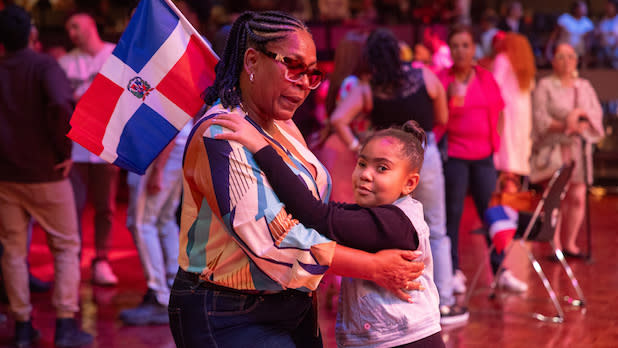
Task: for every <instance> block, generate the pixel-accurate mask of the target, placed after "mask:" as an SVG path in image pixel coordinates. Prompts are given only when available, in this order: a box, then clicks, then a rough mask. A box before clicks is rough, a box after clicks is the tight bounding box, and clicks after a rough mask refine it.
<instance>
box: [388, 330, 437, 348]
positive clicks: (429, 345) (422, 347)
mask: <svg viewBox="0 0 618 348" xmlns="http://www.w3.org/2000/svg"><path fill="white" fill-rule="evenodd" d="M444 347H445V345H444V341H443V340H442V334H441V333H439V332H436V333H435V334H433V335H431V336H427V337H425V338H421V339H420V340H418V341H416V342H412V343H408V344H404V345H402V346H397V347H396V348H444Z"/></svg>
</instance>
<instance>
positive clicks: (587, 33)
mask: <svg viewBox="0 0 618 348" xmlns="http://www.w3.org/2000/svg"><path fill="white" fill-rule="evenodd" d="M587 15H588V5H586V2H585V1H581V0H578V1H574V2H573V3H572V4H571V9H570V11H569V13H563V14H562V15H560V17H558V24H557V26H556V28H555V29H554V31H553V32H552V34H551V36H550V37H549V39H548V41H547V46H546V51H545V53H546V56H547V58H548V59H549V60H552V52H553V50H554V48H555V46H556V44H560V43H568V44H569V45H571V47H573V49H574V50H575V53H577V55H578V56H579V57H581V58H582V60H584V61H582V64H583V66H587V60H588V58H587V57H586V54H587V51H588V50H589V49H590V47H591V36H592V33H593V30H594V24H593V23H592V21H591V20H590V18H588V17H587Z"/></svg>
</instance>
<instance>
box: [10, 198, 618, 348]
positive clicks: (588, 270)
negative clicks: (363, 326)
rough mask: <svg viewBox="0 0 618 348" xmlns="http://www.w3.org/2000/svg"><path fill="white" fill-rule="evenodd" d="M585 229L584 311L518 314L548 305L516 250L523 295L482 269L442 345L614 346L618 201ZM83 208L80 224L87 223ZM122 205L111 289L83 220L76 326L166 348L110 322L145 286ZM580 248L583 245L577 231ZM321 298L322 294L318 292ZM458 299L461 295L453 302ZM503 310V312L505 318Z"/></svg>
mask: <svg viewBox="0 0 618 348" xmlns="http://www.w3.org/2000/svg"><path fill="white" fill-rule="evenodd" d="M591 207H592V209H591V211H592V217H593V221H592V227H593V262H592V263H590V264H588V263H587V262H585V261H579V260H574V261H570V264H571V266H572V267H573V270H574V272H575V275H576V277H577V278H578V280H579V281H580V283H581V286H582V288H583V290H584V294H585V295H586V297H587V300H588V306H587V307H586V309H585V310H578V309H575V308H572V307H568V306H565V307H564V308H565V312H566V322H565V323H563V324H547V323H541V322H539V321H536V320H534V319H532V318H530V317H527V316H525V315H523V314H522V313H525V312H526V311H533V310H537V311H544V312H546V313H548V312H551V311H552V309H553V307H552V306H551V303H550V302H549V298H548V297H547V295H546V293H545V290H544V288H543V286H542V284H541V282H540V280H539V278H538V277H537V275H536V273H535V272H534V271H533V270H532V267H531V266H530V264H529V262H528V260H527V258H526V257H525V254H524V253H523V252H522V251H521V250H516V252H515V253H513V254H512V255H511V257H509V258H508V260H507V262H508V264H509V265H510V268H511V269H512V270H513V272H514V273H515V274H516V275H517V276H518V277H520V278H521V279H525V280H526V281H527V282H528V284H529V285H530V290H529V291H528V293H527V294H525V295H508V294H506V295H505V294H502V295H499V296H498V299H497V300H489V299H488V297H487V294H488V287H487V286H488V284H489V279H490V278H489V267H487V268H486V270H485V272H484V274H483V275H482V276H481V288H480V289H479V290H478V291H476V292H475V294H474V296H473V298H472V303H471V316H470V321H469V322H468V324H467V325H464V326H461V327H455V328H449V327H445V328H443V337H444V339H445V341H446V346H447V347H449V348H452V347H484V348H485V347H501V348H508V347H527V346H530V345H532V346H535V347H547V348H551V347H569V348H573V347H616V346H618V297H617V294H618V261H617V260H618V258H617V257H616V250H618V237H617V234H616V232H617V231H618V228H617V227H616V226H618V196H605V197H602V198H592V199H591ZM91 214H92V213H91V211H87V213H86V215H85V220H84V221H90V220H89V219H91ZM125 216H126V204H122V203H121V204H119V206H118V211H117V214H116V220H115V222H114V231H113V235H112V248H113V251H112V254H111V262H112V267H113V269H114V270H115V272H117V275H118V277H119V278H120V284H119V285H118V286H117V287H115V288H101V287H95V286H92V285H91V284H90V283H89V278H90V267H89V263H90V262H89V260H90V259H91V258H92V256H93V251H92V250H93V249H92V223H85V224H84V226H85V229H86V230H85V249H84V252H83V262H82V285H81V289H80V294H81V306H82V325H83V328H84V329H85V330H86V331H88V332H90V333H92V334H94V335H95V336H96V339H95V343H94V344H93V345H92V346H93V347H106V348H107V347H132V348H142V347H144V348H146V347H147V348H153V347H174V343H173V340H172V337H171V334H170V332H169V329H168V327H167V326H150V327H127V326H124V325H123V324H122V322H121V321H120V320H118V319H117V316H118V313H119V312H120V311H121V310H122V309H125V308H129V307H132V306H135V305H137V304H138V303H139V302H140V301H141V297H142V295H143V293H144V292H145V289H146V286H145V281H144V278H143V274H142V271H141V266H140V262H139V260H138V257H137V252H136V251H135V248H134V246H133V241H132V238H131V236H130V234H129V232H128V231H127V229H126V228H125V226H124V222H125ZM479 224H480V223H479V221H478V218H477V217H476V214H475V213H474V211H473V209H472V204H471V201H470V200H468V201H467V202H466V210H465V212H464V218H463V221H462V232H461V234H462V235H461V251H460V254H461V255H462V256H461V257H462V268H463V270H464V273H465V274H466V275H467V276H468V278H469V279H470V278H472V274H473V272H474V271H475V270H476V267H477V265H478V264H479V263H480V262H485V261H483V258H484V257H485V256H486V249H487V248H486V246H485V243H484V240H483V238H482V237H481V236H480V235H476V234H470V231H471V230H473V229H475V228H477V227H478V226H479ZM580 244H581V245H585V238H584V234H582V236H581V240H580ZM532 249H533V251H534V252H535V254H536V255H547V254H548V248H547V247H545V246H541V245H535V246H532ZM540 262H541V266H542V267H543V268H544V270H545V271H546V274H547V276H548V277H549V279H550V281H551V282H552V284H555V290H557V292H558V293H559V294H560V295H565V294H570V295H573V291H572V289H571V288H570V286H569V283H568V281H567V277H566V275H565V274H564V272H563V271H562V268H560V267H559V265H558V264H557V263H554V262H551V261H549V260H546V259H545V258H541V261H540ZM30 264H31V269H32V272H33V273H34V274H35V275H37V276H39V277H40V278H42V279H44V280H52V279H53V268H52V264H51V254H50V253H49V251H48V248H47V245H46V241H45V237H44V235H43V233H42V231H41V230H40V229H36V230H35V234H34V238H33V242H32V250H31V253H30ZM322 293H323V292H322ZM459 300H460V301H461V300H463V298H460V299H459ZM32 301H33V304H34V308H35V310H34V314H33V315H34V325H35V326H36V327H37V328H39V329H40V330H41V331H42V334H43V338H42V340H41V341H40V342H39V344H38V346H39V347H53V334H54V332H53V331H54V319H55V318H54V310H53V308H52V306H51V303H50V294H34V295H33V300H32ZM2 312H3V313H7V312H8V308H7V306H6V305H2ZM507 312H508V313H507ZM320 313H321V315H320V320H321V326H322V329H323V335H324V341H325V347H335V346H336V345H335V339H334V321H335V312H334V311H332V310H328V309H327V308H326V307H325V306H324V305H321V312H320ZM12 339H13V321H12V320H11V319H9V320H8V321H5V322H2V323H0V346H1V347H7V346H11V342H12Z"/></svg>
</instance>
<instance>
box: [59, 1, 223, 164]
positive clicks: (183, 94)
mask: <svg viewBox="0 0 618 348" xmlns="http://www.w3.org/2000/svg"><path fill="white" fill-rule="evenodd" d="M218 60H219V58H218V57H217V55H216V54H215V53H214V52H213V51H212V50H211V49H210V47H209V46H208V44H206V42H205V41H204V39H202V37H201V36H200V34H199V33H198V32H197V31H196V30H195V29H194V28H193V27H192V26H191V24H189V22H188V21H187V19H186V18H185V17H184V16H183V15H182V14H181V13H180V11H179V10H178V9H177V8H176V7H175V6H174V4H173V3H172V2H171V1H170V0H142V1H141V2H140V3H139V5H138V6H137V9H136V10H135V13H134V14H133V17H132V18H131V21H130V22H129V25H128V26H127V29H126V30H125V32H124V33H123V34H122V37H121V38H120V41H119V42H118V45H117V46H116V48H115V49H114V52H113V53H112V55H111V56H110V58H109V59H108V60H107V61H106V62H105V64H104V65H103V67H102V68H101V71H100V72H99V74H98V75H97V76H96V77H95V79H94V81H93V82H92V84H91V86H90V88H89V89H88V90H87V91H86V93H85V94H84V95H83V96H82V97H81V99H80V100H79V102H78V104H77V107H76V109H75V112H74V113H73V117H72V118H71V126H72V129H71V131H70V132H69V134H68V136H69V138H71V139H73V140H75V141H76V142H77V143H79V144H81V145H82V146H84V147H85V148H86V149H88V150H89V151H91V152H92V153H94V154H95V155H98V156H99V157H101V158H102V159H104V160H106V161H108V162H110V163H113V164H115V165H117V166H119V167H122V168H125V169H127V170H130V171H133V172H135V173H138V174H144V172H145V171H146V168H148V166H149V165H150V163H152V161H153V160H154V159H155V158H156V157H157V156H158V155H159V153H160V152H161V151H162V150H163V149H164V148H165V146H166V145H167V144H168V143H169V142H170V141H171V140H172V139H173V138H174V137H175V136H176V134H177V133H178V132H179V130H180V129H182V127H183V126H184V125H185V124H186V123H187V122H189V120H191V119H192V118H193V117H194V116H195V115H196V114H197V113H198V111H199V110H200V109H201V108H202V106H203V104H204V102H203V101H202V98H201V97H200V94H201V93H202V91H204V89H205V88H206V87H208V86H210V85H211V84H212V83H213V82H214V79H215V71H214V68H215V65H216V64H217V61H218Z"/></svg>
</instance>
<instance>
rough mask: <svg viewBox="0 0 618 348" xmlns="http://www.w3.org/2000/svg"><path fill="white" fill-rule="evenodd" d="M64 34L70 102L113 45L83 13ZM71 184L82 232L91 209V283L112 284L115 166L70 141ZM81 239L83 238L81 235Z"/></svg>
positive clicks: (63, 61) (63, 63)
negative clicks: (84, 217) (67, 47)
mask: <svg viewBox="0 0 618 348" xmlns="http://www.w3.org/2000/svg"><path fill="white" fill-rule="evenodd" d="M66 31H67V33H68V35H69V38H70V39H71V41H72V42H73V44H74V45H75V48H74V49H72V50H71V51H70V52H69V53H67V54H66V55H64V56H62V57H61V58H60V60H59V63H60V66H62V68H63V69H64V71H65V73H66V74H67V77H68V78H69V81H70V82H71V87H72V88H73V98H74V102H75V103H77V101H78V100H79V98H81V96H82V95H83V94H84V93H85V92H86V90H87V89H88V87H90V84H91V83H92V81H93V80H94V77H95V76H96V75H97V74H98V73H99V70H101V67H102V66H103V64H104V63H105V61H106V60H107V58H108V57H109V56H110V55H111V53H112V51H113V50H114V48H115V45H114V44H112V43H109V42H105V41H103V40H101V37H100V36H99V32H98V30H97V26H96V23H95V21H94V18H93V17H92V16H91V15H90V14H89V13H87V12H75V13H73V14H72V15H70V16H69V18H68V19H67V21H66ZM72 157H73V162H74V166H73V169H72V170H71V176H70V178H71V183H72V185H73V191H74V194H75V205H76V207H77V217H78V220H79V226H80V229H79V230H80V235H81V233H82V224H81V221H82V215H83V212H84V208H85V207H86V202H87V199H88V198H90V200H91V201H92V204H93V207H94V247H95V256H94V259H93V260H92V282H93V283H94V284H98V285H116V283H118V278H117V277H116V275H115V274H114V272H113V271H112V268H111V266H110V264H109V258H108V256H109V255H108V254H109V239H110V234H111V231H112V220H113V217H114V210H115V207H116V187H117V180H118V167H116V166H115V165H113V164H110V163H107V162H105V161H104V160H102V159H101V158H99V157H98V156H96V155H94V154H92V153H91V152H90V151H88V150H86V149H85V148H84V147H83V146H81V145H79V144H77V143H75V142H73V155H72ZM82 240H83V236H82Z"/></svg>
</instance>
